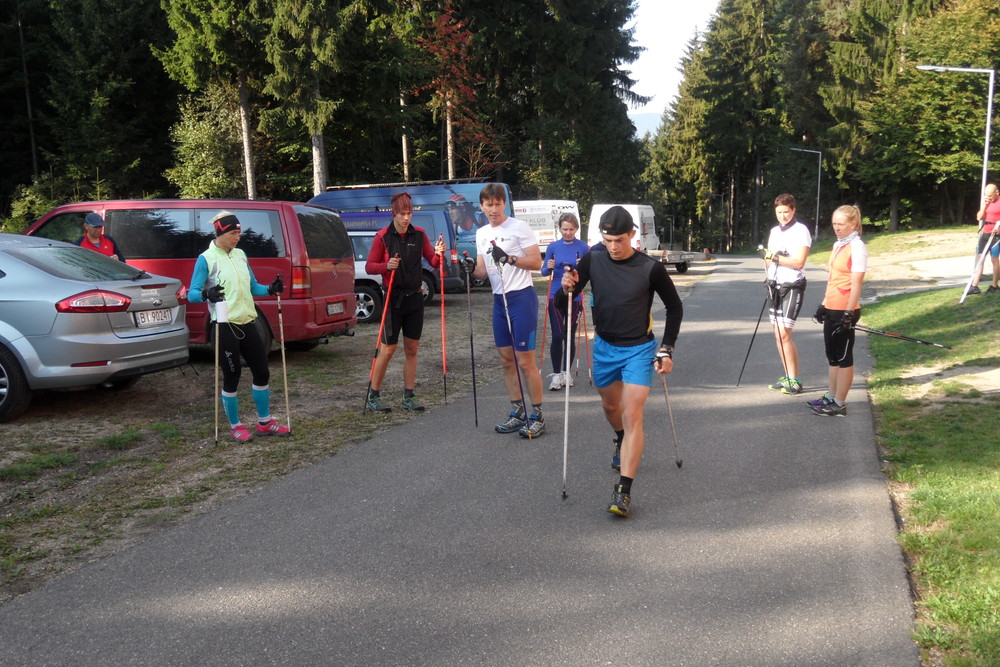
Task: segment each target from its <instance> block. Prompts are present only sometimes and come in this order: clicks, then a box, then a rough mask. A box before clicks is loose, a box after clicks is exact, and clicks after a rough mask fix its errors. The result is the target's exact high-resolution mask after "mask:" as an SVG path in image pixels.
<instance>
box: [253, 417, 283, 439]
mask: <svg viewBox="0 0 1000 667" xmlns="http://www.w3.org/2000/svg"><path fill="white" fill-rule="evenodd" d="M254 433H256V434H257V435H288V434H289V433H291V431H290V430H289V429H288V427H287V426H283V425H282V424H279V423H278V422H276V421H274V420H273V419H272V420H271V421H269V422H267V423H266V424H261V423H260V422H257V427H256V428H255V429H254Z"/></svg>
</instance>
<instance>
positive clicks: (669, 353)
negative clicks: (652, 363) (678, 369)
mask: <svg viewBox="0 0 1000 667" xmlns="http://www.w3.org/2000/svg"><path fill="white" fill-rule="evenodd" d="M663 357H666V358H667V359H673V358H674V348H672V347H670V346H669V345H664V346H663V347H661V348H660V350H659V351H658V352H657V353H656V358H657V359H662V358H663Z"/></svg>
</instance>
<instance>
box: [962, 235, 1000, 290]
mask: <svg viewBox="0 0 1000 667" xmlns="http://www.w3.org/2000/svg"><path fill="white" fill-rule="evenodd" d="M998 227H1000V225H994V226H993V231H992V232H991V233H990V236H989V238H988V239H986V245H985V246H983V251H982V252H981V253H979V254H978V255H976V263H975V265H974V266H973V267H972V275H971V276H970V277H969V282H967V283H965V289H964V290H963V291H962V298H961V299H959V300H958V303H959V304H963V303H965V297H967V296H969V290H970V289H972V283H973V282H974V281H975V280H976V276H978V275H979V271H980V269H982V268H983V264H985V263H986V254H987V253H988V252H989V251H990V247H991V246H992V245H993V239H994V237H996V235H997V228H998Z"/></svg>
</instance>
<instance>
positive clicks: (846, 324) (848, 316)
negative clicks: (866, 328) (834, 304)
mask: <svg viewBox="0 0 1000 667" xmlns="http://www.w3.org/2000/svg"><path fill="white" fill-rule="evenodd" d="M840 326H841V327H843V328H844V329H847V330H848V331H850V330H851V329H853V328H854V313H852V312H851V311H849V310H845V311H844V317H843V318H841V320H840Z"/></svg>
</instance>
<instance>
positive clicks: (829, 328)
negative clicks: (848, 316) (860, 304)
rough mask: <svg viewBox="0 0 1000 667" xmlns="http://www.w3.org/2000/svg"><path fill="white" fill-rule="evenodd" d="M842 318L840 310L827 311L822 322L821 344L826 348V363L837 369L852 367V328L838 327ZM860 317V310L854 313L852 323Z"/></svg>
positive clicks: (842, 314)
mask: <svg viewBox="0 0 1000 667" xmlns="http://www.w3.org/2000/svg"><path fill="white" fill-rule="evenodd" d="M843 316H844V311H842V310H827V311H826V319H825V320H824V321H823V343H824V344H825V346H826V361H827V363H829V364H830V365H831V366H836V367H837V368H850V367H851V366H853V365H854V327H851V328H850V329H846V328H844V327H842V326H841V325H840V320H841V318H842V317H843ZM859 317H861V309H860V308H858V309H856V310H855V311H854V321H855V322H857V321H858V318H859Z"/></svg>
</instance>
